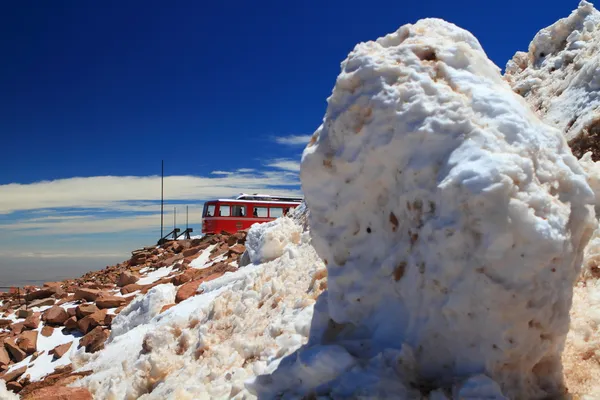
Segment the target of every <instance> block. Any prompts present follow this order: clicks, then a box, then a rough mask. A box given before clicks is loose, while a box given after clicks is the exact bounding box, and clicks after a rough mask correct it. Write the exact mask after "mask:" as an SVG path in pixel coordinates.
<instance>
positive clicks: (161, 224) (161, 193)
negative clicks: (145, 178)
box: [160, 160, 165, 239]
mask: <svg viewBox="0 0 600 400" xmlns="http://www.w3.org/2000/svg"><path fill="white" fill-rule="evenodd" d="M164 177H165V160H162V161H161V168H160V238H161V239H162V238H163V237H164V236H163V225H164V223H163V204H164V185H163V181H164Z"/></svg>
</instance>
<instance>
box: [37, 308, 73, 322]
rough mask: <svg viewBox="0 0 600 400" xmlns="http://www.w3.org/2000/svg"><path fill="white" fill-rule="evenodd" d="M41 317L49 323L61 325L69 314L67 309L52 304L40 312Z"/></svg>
mask: <svg viewBox="0 0 600 400" xmlns="http://www.w3.org/2000/svg"><path fill="white" fill-rule="evenodd" d="M42 319H43V320H44V321H45V322H46V323H48V324H51V325H62V324H63V323H64V322H65V321H66V320H67V319H69V314H68V313H67V311H66V310H65V309H64V308H62V307H60V306H52V307H51V308H49V309H48V310H46V311H44V313H43V314H42Z"/></svg>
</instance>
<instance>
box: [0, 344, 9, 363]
mask: <svg viewBox="0 0 600 400" xmlns="http://www.w3.org/2000/svg"><path fill="white" fill-rule="evenodd" d="M8 364H10V356H9V355H8V352H7V351H6V349H5V348H4V345H3V344H2V343H1V342H0V365H8Z"/></svg>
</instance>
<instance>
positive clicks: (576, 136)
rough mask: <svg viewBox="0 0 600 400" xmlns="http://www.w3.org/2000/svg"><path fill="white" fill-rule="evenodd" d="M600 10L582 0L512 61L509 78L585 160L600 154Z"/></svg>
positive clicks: (507, 72) (507, 75)
mask: <svg viewBox="0 0 600 400" xmlns="http://www.w3.org/2000/svg"><path fill="white" fill-rule="evenodd" d="M598 65H600V12H598V11H597V10H596V9H595V8H594V7H593V5H592V4H591V3H588V2H587V1H582V2H581V3H579V7H578V8H577V9H576V10H575V11H573V12H572V13H571V15H570V16H569V17H567V18H563V19H561V20H559V21H557V22H556V23H554V24H552V25H551V26H549V27H547V28H545V29H542V30H541V31H540V32H538V34H537V35H536V36H535V37H534V39H533V41H532V42H531V44H530V45H529V51H528V52H527V53H525V52H517V53H516V54H515V56H514V57H513V59H512V60H510V61H509V62H508V64H507V65H506V73H505V78H506V80H507V81H508V82H509V83H510V85H511V86H512V88H513V90H514V91H515V92H516V93H518V94H520V95H521V96H523V97H524V98H525V99H526V100H527V102H528V103H529V104H530V105H531V107H532V108H533V109H534V110H535V111H536V112H537V113H538V114H539V115H540V116H541V117H542V118H543V120H544V121H545V122H546V123H548V124H551V125H553V126H556V127H557V128H558V129H560V130H561V131H562V132H563V133H564V134H565V136H566V137H567V140H568V141H569V144H570V145H571V147H572V149H573V153H574V154H575V155H576V156H577V157H578V158H579V157H581V156H582V155H583V154H584V153H586V152H587V151H593V152H594V159H599V158H600V139H599V138H598V135H599V134H600V114H599V113H598V111H597V110H598V108H599V106H600V91H599V90H598V89H600V68H598Z"/></svg>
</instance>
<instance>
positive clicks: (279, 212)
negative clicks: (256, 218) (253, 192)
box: [269, 207, 283, 218]
mask: <svg viewBox="0 0 600 400" xmlns="http://www.w3.org/2000/svg"><path fill="white" fill-rule="evenodd" d="M269 212H270V213H271V218H279V217H282V216H283V208H281V207H271V209H270V211H269Z"/></svg>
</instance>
